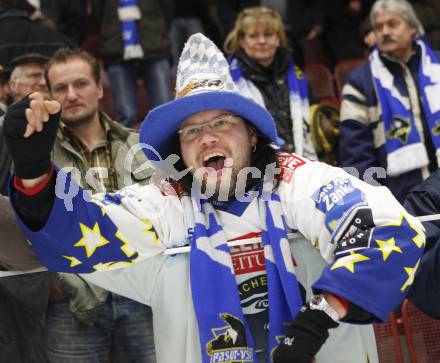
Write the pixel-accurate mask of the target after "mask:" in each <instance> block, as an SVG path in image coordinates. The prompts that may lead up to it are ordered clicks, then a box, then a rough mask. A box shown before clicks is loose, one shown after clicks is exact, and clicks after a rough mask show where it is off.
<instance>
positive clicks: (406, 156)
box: [339, 0, 440, 202]
mask: <svg viewBox="0 0 440 363" xmlns="http://www.w3.org/2000/svg"><path fill="white" fill-rule="evenodd" d="M371 23H372V26H373V29H374V31H375V34H376V37H377V41H378V47H377V48H375V49H374V50H373V52H372V54H371V56H370V60H369V62H367V63H365V64H363V65H361V66H360V67H359V68H357V69H355V70H354V71H353V72H352V73H351V74H350V75H349V77H348V78H347V82H346V83H345V85H344V88H343V90H342V98H343V99H342V105H341V127H340V131H341V133H340V137H339V156H340V161H341V165H342V166H344V167H351V168H353V171H354V168H355V169H356V171H357V172H358V175H359V177H360V178H362V179H364V180H369V181H373V179H377V181H378V182H379V183H381V184H383V185H385V186H387V187H388V188H390V190H391V191H392V192H393V194H394V196H395V197H396V198H397V199H398V200H399V201H400V202H403V200H404V199H405V197H406V195H407V194H408V192H409V191H410V190H411V189H412V188H413V187H414V186H416V185H418V184H420V183H421V182H422V181H423V180H424V179H426V178H427V177H428V176H429V174H430V173H431V172H433V171H435V170H436V169H437V167H438V160H437V155H440V151H438V150H439V149H440V140H439V139H438V137H437V135H438V131H437V128H436V124H437V120H438V119H439V117H440V116H439V114H438V112H439V111H440V109H439V108H438V107H437V106H436V104H437V99H438V96H437V95H438V93H437V92H438V91H437V89H438V88H437V87H440V84H439V82H438V79H439V77H440V72H439V68H438V64H439V62H440V57H439V54H438V53H437V52H434V51H433V50H432V49H430V47H429V44H427V43H426V42H425V41H424V40H423V38H422V36H423V34H424V30H423V27H422V25H421V23H420V21H419V19H418V18H417V16H416V15H415V12H414V10H413V9H412V7H411V5H410V4H409V3H408V2H407V1H404V0H379V1H377V2H376V3H375V4H374V6H373V8H372V11H371ZM434 64H435V66H434ZM432 90H435V91H434V92H433V91H432Z"/></svg>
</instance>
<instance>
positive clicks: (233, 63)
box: [228, 56, 317, 159]
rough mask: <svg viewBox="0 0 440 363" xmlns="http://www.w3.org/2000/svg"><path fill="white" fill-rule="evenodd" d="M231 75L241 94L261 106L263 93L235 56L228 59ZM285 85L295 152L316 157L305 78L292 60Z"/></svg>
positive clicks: (307, 156) (310, 157) (288, 67)
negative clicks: (244, 72)
mask: <svg viewBox="0 0 440 363" xmlns="http://www.w3.org/2000/svg"><path fill="white" fill-rule="evenodd" d="M228 61H229V63H230V69H231V76H232V79H233V80H234V82H235V83H236V84H237V86H238V89H239V90H240V93H242V94H243V96H245V97H248V98H251V99H253V100H254V101H255V102H257V103H258V104H260V105H261V106H263V107H266V106H265V104H264V99H263V95H262V94H261V92H260V91H259V89H258V88H257V87H256V86H255V84H254V83H253V82H252V81H251V80H249V79H248V78H246V77H245V75H244V74H243V71H242V69H241V68H240V65H239V63H238V61H237V58H236V57H235V56H231V57H229V59H228ZM287 86H288V88H289V102H290V115H291V119H292V135H293V142H294V144H295V153H296V154H298V155H302V156H305V157H306V158H309V159H317V156H316V152H315V150H314V148H313V145H312V143H311V139H310V135H309V130H308V128H309V127H308V125H310V108H309V95H308V86H307V80H306V79H305V77H304V76H303V77H301V78H299V77H298V76H297V74H296V71H295V65H294V64H293V62H289V64H288V66H287Z"/></svg>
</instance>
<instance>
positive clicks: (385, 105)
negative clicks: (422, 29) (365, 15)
mask: <svg viewBox="0 0 440 363" xmlns="http://www.w3.org/2000/svg"><path fill="white" fill-rule="evenodd" d="M417 44H418V45H419V46H420V51H421V59H420V65H419V69H418V82H419V90H420V96H421V99H422V106H423V111H424V113H425V117H426V121H427V124H428V127H429V131H430V135H431V139H432V142H433V145H434V148H435V149H436V156H437V160H438V161H440V96H439V95H440V62H439V60H438V58H437V56H436V55H435V54H434V52H433V51H432V49H431V48H430V47H429V46H428V45H427V44H426V43H425V42H424V41H422V40H421V39H418V40H417ZM370 67H371V73H372V75H373V81H374V86H375V89H376V94H377V98H378V100H379V104H380V107H381V112H382V119H383V122H384V126H385V144H386V150H387V173H388V175H389V176H398V175H400V174H403V173H406V172H408V171H411V170H416V169H420V168H422V167H425V166H427V165H428V164H429V158H428V153H427V151H426V147H425V145H424V144H423V142H422V138H421V137H420V134H419V131H418V130H417V128H416V126H415V122H414V116H413V113H412V110H411V104H410V102H409V97H408V98H407V97H405V96H404V95H402V94H401V93H400V92H399V90H398V89H397V87H396V85H395V77H394V76H393V75H392V74H391V72H390V71H389V70H388V69H387V67H386V66H385V65H384V63H383V62H382V60H381V59H380V57H379V50H378V49H377V48H376V49H375V50H374V51H373V52H372V54H371V55H370Z"/></svg>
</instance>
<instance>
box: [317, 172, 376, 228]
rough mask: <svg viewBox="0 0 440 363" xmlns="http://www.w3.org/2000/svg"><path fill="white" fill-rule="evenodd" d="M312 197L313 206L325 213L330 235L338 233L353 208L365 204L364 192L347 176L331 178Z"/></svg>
mask: <svg viewBox="0 0 440 363" xmlns="http://www.w3.org/2000/svg"><path fill="white" fill-rule="evenodd" d="M312 198H313V200H314V201H315V207H316V208H317V209H318V210H320V211H321V212H323V213H324V214H325V226H326V227H327V230H328V231H329V232H330V234H331V235H337V234H338V231H339V229H340V227H341V226H342V224H343V223H344V222H345V220H346V218H347V217H349V216H350V214H351V212H352V211H353V210H354V209H355V208H358V207H360V206H362V205H366V204H367V203H366V202H365V197H364V193H363V192H362V191H361V190H360V189H358V188H356V187H355V186H353V184H352V182H351V180H350V179H349V178H347V177H339V178H335V179H333V180H331V181H330V182H328V183H327V184H326V185H323V186H322V187H321V188H319V189H318V190H317V191H316V192H315V193H313V195H312Z"/></svg>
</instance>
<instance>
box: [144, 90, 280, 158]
mask: <svg viewBox="0 0 440 363" xmlns="http://www.w3.org/2000/svg"><path fill="white" fill-rule="evenodd" d="M208 110H225V111H230V112H232V113H235V114H237V115H239V116H241V117H242V118H244V119H246V120H247V121H248V122H249V123H251V124H252V125H253V126H254V127H256V128H257V129H258V130H259V131H260V132H261V133H262V134H263V135H265V136H267V137H268V138H269V139H270V140H271V141H272V142H274V143H275V144H279V139H278V137H277V133H276V128H275V123H274V120H273V118H272V116H271V115H270V113H269V112H268V111H267V110H266V109H265V108H263V107H262V106H260V105H259V104H258V103H256V102H255V101H252V100H251V99H248V98H246V97H243V96H241V95H239V94H237V93H234V92H219V91H209V92H203V93H198V94H194V95H191V96H185V97H182V98H179V99H175V100H173V101H170V102H167V103H164V104H163V105H161V106H158V107H156V108H155V109H153V110H152V111H150V112H149V113H148V115H147V116H146V117H145V119H144V121H143V123H142V125H141V129H140V142H142V143H144V144H147V145H149V148H143V150H144V152H145V154H146V155H147V157H148V158H149V159H150V160H155V161H159V156H160V157H161V158H162V159H165V158H167V157H168V155H169V154H170V152H171V150H172V146H173V145H170V143H171V140H172V139H173V137H174V136H175V135H176V132H177V129H178V127H179V125H180V124H181V123H182V121H183V120H185V119H186V118H187V117H189V116H190V115H192V114H194V113H196V112H200V111H208ZM153 149H154V150H155V151H157V152H158V154H159V155H158V154H156V153H155V152H154V150H153Z"/></svg>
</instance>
